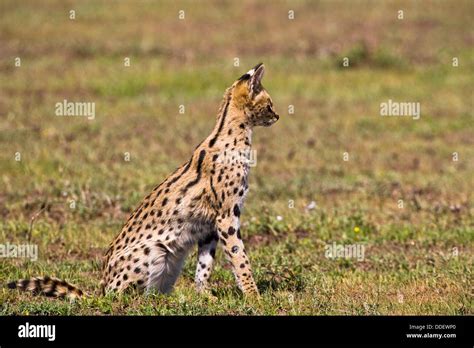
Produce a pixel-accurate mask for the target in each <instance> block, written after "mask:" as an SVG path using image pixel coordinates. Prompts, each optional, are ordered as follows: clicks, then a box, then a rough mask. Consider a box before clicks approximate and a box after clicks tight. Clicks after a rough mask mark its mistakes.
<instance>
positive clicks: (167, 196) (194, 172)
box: [21, 64, 279, 294]
mask: <svg viewBox="0 0 474 348" xmlns="http://www.w3.org/2000/svg"><path fill="white" fill-rule="evenodd" d="M264 69H265V68H264V66H263V64H259V65H257V66H256V67H254V68H253V69H252V70H250V71H249V72H247V73H246V74H245V75H243V76H242V77H241V78H240V79H238V80H237V81H236V82H234V83H233V84H232V86H231V87H229V88H228V89H227V90H226V92H225V94H224V99H223V102H222V104H221V107H220V109H219V113H218V117H217V121H216V125H215V127H214V129H213V130H212V132H211V134H210V135H209V136H208V137H207V138H206V139H205V140H204V141H203V142H202V143H201V144H200V145H199V146H198V147H197V148H196V149H195V151H194V153H193V155H192V156H191V158H190V159H189V160H188V161H187V162H186V163H184V164H183V165H182V166H180V167H179V168H178V169H177V170H176V171H175V172H174V173H172V174H171V175H170V176H168V177H167V178H166V179H165V180H164V181H163V182H162V183H161V184H160V185H158V186H156V187H155V188H154V189H153V191H152V192H151V193H150V194H149V195H148V196H146V197H145V198H144V199H143V201H142V202H141V203H140V204H139V206H138V207H137V209H136V210H135V211H134V212H133V213H132V214H131V216H130V218H129V219H128V221H127V222H126V223H125V225H124V226H123V228H122V230H121V231H120V233H119V234H118V235H117V237H116V238H115V239H114V241H113V242H112V243H111V245H110V247H109V249H108V250H107V252H106V254H105V260H104V268H103V276H102V282H101V287H102V292H103V293H106V292H109V291H118V292H121V291H124V290H126V289H127V288H130V287H133V288H138V289H141V290H144V291H151V290H157V291H159V292H161V293H169V292H170V291H171V290H172V289H173V285H174V283H175V282H176V279H177V278H178V276H179V274H180V271H181V268H182V265H183V262H184V260H185V257H186V255H187V254H188V253H189V251H190V249H191V248H192V247H193V246H194V245H195V244H196V243H197V244H198V263H197V266H196V279H195V282H196V288H197V289H198V291H207V290H208V280H209V277H210V275H211V272H212V267H213V261H214V258H215V253H216V246H217V244H218V243H219V242H220V244H221V245H222V247H223V250H224V253H225V255H226V257H227V259H228V260H229V261H230V263H231V265H232V269H233V273H234V275H235V277H236V281H237V284H238V286H239V287H240V289H241V290H242V291H243V292H244V293H245V294H258V289H257V286H256V284H255V281H254V278H253V276H252V271H251V267H250V261H249V258H248V256H247V253H246V250H245V247H244V244H243V242H242V237H241V231H240V214H241V211H242V207H243V203H244V200H245V196H246V195H247V192H248V187H249V186H248V176H249V169H250V168H249V163H248V161H247V160H246V157H245V156H242V157H239V156H238V155H239V154H246V153H247V154H248V153H249V151H250V150H251V139H252V129H253V127H255V126H270V125H272V124H273V123H275V122H276V121H277V120H278V118H279V116H278V115H277V114H276V113H275V111H274V109H273V104H272V100H271V98H270V96H269V95H268V93H267V91H266V90H265V89H264V88H263V86H262V84H261V80H262V78H263V74H264ZM58 281H59V280H58ZM28 284H30V283H28ZM36 285H38V286H35V287H34V288H35V289H36V290H34V291H33V292H37V293H38V292H41V291H40V288H41V285H42V283H41V282H40V283H37V284H36ZM64 285H65V286H66V288H67V286H68V284H67V283H64ZM21 288H22V289H23V290H30V291H32V287H31V286H21ZM74 289H75V290H76V288H75V287H74ZM69 292H70V293H73V290H72V288H70V291H69ZM49 293H52V292H51V291H49ZM74 293H75V292H74ZM78 294H79V293H78Z"/></svg>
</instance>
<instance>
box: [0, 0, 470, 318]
mask: <svg viewBox="0 0 474 348" xmlns="http://www.w3.org/2000/svg"><path fill="white" fill-rule="evenodd" d="M72 8H73V9H75V10H76V20H75V21H70V20H69V19H68V11H69V10H70V9H72ZM400 8H403V9H404V10H405V19H404V20H403V21H399V20H397V19H396V14H397V11H398V9H400ZM181 9H184V10H185V11H186V19H185V20H184V21H179V20H178V18H177V16H178V11H179V10H181ZM289 9H293V10H294V11H295V20H294V21H289V20H288V19H287V18H288V17H287V13H288V10H289ZM472 11H473V5H472V3H471V2H470V1H459V2H456V3H455V4H451V3H450V2H438V1H434V2H431V1H428V2H424V4H423V6H419V5H418V4H416V3H413V2H410V1H406V2H405V1H403V2H399V1H394V2H383V3H380V4H379V3H377V4H374V3H373V2H362V1H361V2H357V5H355V4H354V5H350V6H349V5H347V3H345V2H342V1H341V2H332V1H322V2H311V1H297V2H284V1H275V2H271V3H267V2H250V1H248V2H247V1H246V2H244V3H240V5H239V4H237V3H236V2H229V3H228V4H227V6H221V5H220V4H218V3H213V2H212V3H211V2H208V3H207V2H206V3H205V4H204V5H202V4H196V3H194V2H190V1H184V2H183V1H181V2H171V1H169V2H159V3H158V2H145V1H143V2H138V3H135V2H131V1H130V2H127V1H120V2H116V3H114V6H113V7H111V6H110V5H109V4H108V3H107V2H101V1H87V2H77V3H76V2H71V3H64V2H60V1H49V2H47V3H46V4H45V5H42V6H41V7H39V6H38V5H37V4H36V3H35V2H33V1H30V2H28V1H26V2H22V3H21V4H17V3H16V2H14V1H6V2H5V1H4V2H2V4H1V5H0V42H1V46H2V50H1V51H0V116H1V117H0V146H1V151H0V244H5V243H10V244H24V243H32V244H36V245H38V250H39V259H38V261H36V262H32V261H28V260H25V259H21V258H4V259H0V283H1V284H3V283H5V282H7V281H8V280H12V279H17V278H22V277H28V276H36V275H46V274H47V275H52V276H56V277H60V278H64V279H67V280H69V281H71V282H73V283H75V284H77V285H79V286H80V287H81V288H83V289H84V290H86V291H88V292H90V293H93V294H96V295H95V296H92V297H90V298H84V299H81V300H78V301H76V302H73V303H70V302H67V301H63V300H54V299H53V300H51V299H48V298H42V297H33V296H30V295H28V294H20V293H18V292H16V291H10V290H7V289H0V314H2V315H10V314H31V315H33V314H64V315H78V314H130V315H141V314H145V315H147V314H151V315H155V314H165V315H168V314H173V315H174V314H184V315H197V314H207V315H215V314H236V315H246V314H259V315H261V314H269V315H281V314H292V315H301V314H312V315H327V314H336V315H337V314H342V315H346V314H347V315H349V314H353V315H367V314H390V315H395V314H474V306H473V302H472V290H471V289H472V264H473V249H474V248H473V239H474V233H473V232H474V223H473V221H474V219H473V208H472V192H473V187H474V183H473V180H472V172H473V170H474V166H473V161H472V158H473V156H474V147H473V140H472V134H474V127H473V123H472V119H473V117H472V116H473V112H472V110H473V104H472V94H473V88H472V86H473V82H474V74H473V71H474V70H473V63H474V59H473V57H474V55H473V53H474V51H473V49H472V43H471V37H472V34H473V26H472V24H471V21H472V18H470V16H469V14H470V13H471V14H472ZM249 14H251V15H249ZM471 17H472V16H471ZM361 19H364V20H363V23H364V24H363V25H361ZM15 57H21V60H22V66H21V67H20V68H15V67H14V58H15ZM125 57H130V58H131V67H128V68H126V67H124V66H123V59H124V58H125ZM235 57H238V58H240V67H234V66H233V62H234V58H235ZM343 57H349V58H350V62H351V65H350V67H349V68H344V67H342V66H341V61H342V58H343ZM452 57H458V58H459V61H460V66H459V67H457V68H454V67H452V65H451V61H452ZM260 61H263V62H264V63H265V64H266V67H267V73H266V76H265V79H264V85H265V87H266V88H267V89H268V90H269V92H270V94H271V95H272V98H273V101H274V104H275V107H276V109H277V111H278V112H279V113H280V115H281V116H282V117H281V119H280V121H279V122H278V123H277V124H275V125H274V126H273V127H271V128H266V129H256V130H255V132H254V137H253V144H254V147H255V149H256V150H257V154H258V157H257V159H258V163H257V166H256V167H255V168H253V169H252V173H251V178H250V194H249V196H248V199H247V202H246V205H245V210H244V212H243V215H242V234H243V237H244V242H245V244H246V248H247V249H248V251H249V254H250V258H251V261H252V266H253V269H254V271H255V278H256V281H257V284H258V287H259V288H260V291H261V293H262V299H261V301H259V302H257V301H254V300H251V299H245V298H244V297H243V296H242V295H241V294H240V292H239V291H238V290H237V289H236V286H235V281H234V279H233V276H232V273H231V271H230V268H229V266H228V265H227V264H226V263H225V262H224V260H223V255H222V254H221V252H220V251H218V254H217V258H218V260H217V261H218V262H217V265H216V269H215V271H214V273H213V275H212V277H211V284H212V289H213V294H214V295H215V299H211V298H207V297H204V296H200V295H198V294H197V293H195V291H194V288H193V277H194V267H195V262H196V251H194V252H193V253H192V254H191V255H190V257H189V258H188V260H187V262H186V265H185V268H184V270H183V274H182V276H181V277H180V279H179V281H178V283H177V286H176V289H175V291H174V292H173V293H172V294H171V295H169V296H163V295H159V294H151V295H147V296H145V295H138V294H128V295H114V294H110V295H107V296H105V297H101V296H98V284H99V281H100V268H101V255H102V254H103V253H104V252H105V250H106V248H107V246H108V244H109V243H110V241H111V240H112V239H113V238H114V236H115V235H116V234H117V233H118V232H119V230H120V228H121V226H122V224H123V223H124V222H125V221H126V219H127V217H128V214H129V213H130V212H131V211H132V210H133V209H134V207H135V206H136V205H137V204H138V202H139V201H140V200H141V199H142V197H144V196H146V195H147V194H148V191H149V190H150V189H151V188H152V187H154V186H155V185H156V184H158V183H159V182H161V181H162V180H163V179H164V178H165V176H166V175H168V174H169V173H170V172H171V171H173V170H174V169H175V168H176V167H177V166H179V165H180V164H182V163H184V161H186V160H187V159H188V157H189V156H190V155H191V153H192V150H193V149H194V147H195V146H196V145H197V144H198V143H199V142H200V141H201V140H202V139H203V138H204V137H205V136H207V135H208V133H209V131H210V130H211V129H212V126H213V124H214V122H215V116H216V113H217V108H218V105H219V102H220V100H221V97H222V95H223V93H224V90H225V88H226V87H228V86H229V85H230V84H231V83H232V81H233V80H234V79H236V78H237V77H239V76H240V75H242V74H243V73H244V72H245V71H247V70H248V69H249V68H250V67H252V66H254V65H255V64H256V63H258V62H260ZM63 99H67V100H69V101H85V102H95V103H96V118H95V119H94V120H87V119H86V118H81V117H74V118H73V117H56V116H55V114H54V111H55V108H54V105H55V104H56V103H57V102H61V101H62V100H63ZM388 99H392V100H394V101H410V102H420V103H421V118H420V119H419V120H412V119H411V118H410V117H404V118H386V117H380V115H379V108H380V103H382V102H385V101H387V100H388ZM181 104H182V105H185V108H186V112H185V113H184V114H180V113H179V112H178V108H179V105H181ZM289 105H293V106H294V109H295V113H294V114H289V112H288V107H289ZM17 152H20V153H21V161H19V162H18V161H15V153H17ZM125 152H128V153H130V155H131V161H129V162H127V161H124V153H125ZM344 152H348V153H349V156H350V157H349V161H344V160H343V153H344ZM453 152H457V153H458V155H459V161H453V160H452V156H453ZM399 200H403V208H399V207H398V203H399ZM72 201H73V202H74V204H75V205H74V207H73V208H71V202H72ZM311 201H315V202H316V203H317V207H316V208H315V209H313V210H307V209H306V207H307V206H308V204H310V202H311ZM38 212H40V213H39V214H38V215H37V213H38ZM35 215H37V216H36V217H35V218H34V221H33V224H32V228H30V225H31V219H32V217H34V216H35ZM277 216H280V217H281V218H277ZM356 227H357V228H359V229H360V231H359V232H355V231H354V229H355V228H356ZM333 242H336V243H338V244H354V243H356V244H363V245H364V246H365V258H364V260H363V261H360V262H359V261H357V260H356V259H335V260H334V259H329V258H326V257H325V246H326V245H327V244H332V243H333Z"/></svg>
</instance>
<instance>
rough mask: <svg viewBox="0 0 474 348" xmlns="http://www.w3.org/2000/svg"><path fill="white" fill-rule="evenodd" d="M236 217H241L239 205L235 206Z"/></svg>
mask: <svg viewBox="0 0 474 348" xmlns="http://www.w3.org/2000/svg"><path fill="white" fill-rule="evenodd" d="M234 215H235V216H236V217H240V209H239V206H238V205H237V204H236V205H234Z"/></svg>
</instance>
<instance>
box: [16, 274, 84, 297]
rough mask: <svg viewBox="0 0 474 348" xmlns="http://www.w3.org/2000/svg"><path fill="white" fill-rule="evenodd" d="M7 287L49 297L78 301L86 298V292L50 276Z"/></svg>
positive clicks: (22, 280)
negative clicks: (80, 298)
mask: <svg viewBox="0 0 474 348" xmlns="http://www.w3.org/2000/svg"><path fill="white" fill-rule="evenodd" d="M7 287H8V288H10V289H18V290H20V291H27V292H31V293H32V294H33V295H44V296H48V297H57V298H68V299H76V298H79V297H82V296H84V292H83V291H82V290H80V289H79V288H78V287H76V286H75V285H72V284H69V283H68V282H66V281H65V280H60V279H58V278H52V277H48V276H45V277H34V278H30V279H20V280H16V281H12V282H10V283H8V284H7Z"/></svg>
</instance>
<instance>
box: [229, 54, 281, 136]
mask: <svg viewBox="0 0 474 348" xmlns="http://www.w3.org/2000/svg"><path fill="white" fill-rule="evenodd" d="M264 73H265V66H264V65H263V63H260V64H258V65H256V66H255V67H254V68H253V69H251V70H249V71H248V72H247V73H246V74H244V75H242V76H241V77H240V78H239V79H238V80H237V81H236V82H235V83H234V89H233V93H232V94H233V99H234V105H236V106H237V107H238V108H240V109H242V110H244V112H245V115H246V118H247V120H246V121H247V122H248V124H250V125H251V126H265V127H268V126H271V125H272V124H274V123H275V122H276V121H278V119H279V118H280V116H279V115H278V114H277V113H276V112H275V110H274V109H273V102H272V98H271V97H270V94H268V92H267V90H266V89H265V88H264V87H263V86H262V78H263V75H264Z"/></svg>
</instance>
